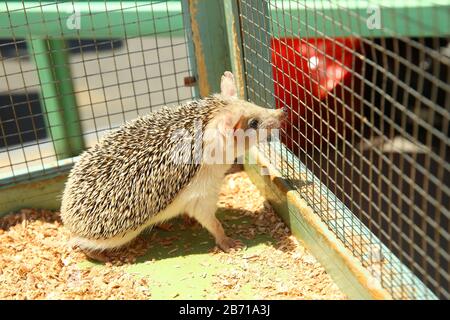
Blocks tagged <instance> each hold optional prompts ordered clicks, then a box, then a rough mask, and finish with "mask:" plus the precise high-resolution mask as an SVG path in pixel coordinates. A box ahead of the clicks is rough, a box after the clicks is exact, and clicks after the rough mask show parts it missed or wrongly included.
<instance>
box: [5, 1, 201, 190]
mask: <svg viewBox="0 0 450 320" xmlns="http://www.w3.org/2000/svg"><path fill="white" fill-rule="evenodd" d="M0 21H1V22H0V36H1V38H2V40H1V42H0V59H1V68H0V129H1V130H0V185H6V184H11V183H15V182H19V181H30V180H31V179H32V178H34V177H36V176H43V175H49V174H53V173H54V172H55V171H56V172H58V171H66V170H67V166H68V165H69V166H70V165H71V164H72V163H73V161H74V159H73V157H75V156H77V155H78V154H79V153H80V152H81V151H82V150H84V149H85V148H88V147H90V146H92V145H93V144H94V143H95V142H96V141H98V139H99V138H100V137H101V136H102V134H103V133H104V132H105V131H107V130H110V129H113V128H116V127H118V126H119V125H121V124H123V123H124V122H126V121H128V120H131V119H133V118H136V117H137V116H138V115H142V114H145V113H148V112H151V111H154V110H156V109H158V108H159V107H160V106H163V105H174V104H178V103H180V102H182V101H185V100H188V99H192V97H193V96H194V94H195V90H194V89H193V88H192V87H190V86H185V85H184V78H186V77H188V76H189V75H190V74H191V69H192V66H191V64H190V63H191V62H190V55H189V49H188V46H189V45H188V40H187V38H186V34H187V33H186V31H187V29H186V27H185V25H187V26H189V24H187V23H184V13H183V8H182V4H181V2H179V1H145V2H144V1H125V2H116V1H110V2H104V1H103V2H100V1H98V2H97V1H96V2H73V1H58V2H44V1H43V2H21V1H7V2H2V3H1V4H0ZM187 28H189V27H187ZM30 35H31V36H30Z"/></svg>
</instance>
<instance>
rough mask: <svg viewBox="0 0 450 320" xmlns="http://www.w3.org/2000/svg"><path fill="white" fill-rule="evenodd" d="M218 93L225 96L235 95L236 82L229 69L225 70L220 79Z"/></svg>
mask: <svg viewBox="0 0 450 320" xmlns="http://www.w3.org/2000/svg"><path fill="white" fill-rule="evenodd" d="M220 93H221V94H222V95H223V96H225V97H230V98H231V97H237V89H236V83H235V82H234V76H233V74H232V73H231V72H230V71H225V72H224V74H223V76H222V79H221V81H220Z"/></svg>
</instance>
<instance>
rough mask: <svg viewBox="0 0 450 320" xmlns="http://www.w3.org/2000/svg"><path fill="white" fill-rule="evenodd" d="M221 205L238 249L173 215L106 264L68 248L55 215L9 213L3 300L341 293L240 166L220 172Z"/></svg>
mask: <svg viewBox="0 0 450 320" xmlns="http://www.w3.org/2000/svg"><path fill="white" fill-rule="evenodd" d="M219 207H220V209H219V211H218V213H217V215H218V217H219V219H220V220H221V221H222V223H223V224H224V228H225V230H226V232H227V234H228V235H229V236H232V237H233V238H235V239H239V240H241V241H242V242H243V243H244V244H245V247H244V248H243V249H240V250H238V251H234V252H231V253H223V252H221V251H219V250H218V249H217V248H215V245H214V241H213V238H212V237H211V236H210V235H209V233H208V232H207V231H206V230H204V229H203V228H201V227H200V226H199V225H198V224H196V223H195V224H189V223H186V221H184V219H183V218H177V219H173V220H171V221H170V222H169V224H170V228H168V229H167V226H166V228H164V229H160V228H154V229H153V230H151V231H149V232H148V233H146V234H144V235H142V236H141V237H140V238H139V239H138V240H137V241H136V242H135V243H134V244H132V245H130V247H129V248H127V249H126V250H123V251H121V252H118V253H115V254H114V256H111V257H110V258H111V262H107V263H99V262H92V261H89V260H87V259H86V257H85V256H84V254H83V253H81V252H80V251H78V250H76V249H75V250H74V249H72V248H70V247H69V246H67V240H68V234H67V231H66V230H65V229H64V228H63V227H62V225H61V222H60V221H59V216H58V214H57V213H54V212H50V211H43V210H32V209H28V210H22V211H21V212H20V213H19V214H15V215H9V216H7V217H5V218H2V219H0V256H1V257H2V258H1V259H0V280H1V281H0V283H1V285H0V298H7V299H23V298H27V299H60V298H68V299H108V298H111V299H124V298H125V299H265V298H267V299H343V298H345V296H344V295H343V294H342V293H341V292H340V290H339V289H338V288H337V286H336V285H335V284H334V283H333V281H332V280H331V278H330V277H329V276H328V274H326V272H325V270H324V269H323V268H322V266H321V265H320V264H319V263H318V262H317V261H316V260H315V259H314V258H313V257H312V256H311V255H310V254H309V253H308V252H307V251H306V250H305V248H304V247H303V246H302V245H301V244H300V243H299V242H298V241H297V240H296V239H295V238H294V237H293V236H291V235H290V233H289V230H288V229H287V228H286V226H285V225H284V224H283V222H282V221H281V220H280V219H279V217H278V216H277V215H276V214H275V213H274V212H273V210H272V208H271V207H270V205H268V204H267V203H266V202H265V201H264V199H263V198H262V197H261V195H260V194H259V192H258V190H257V189H256V187H255V186H254V185H253V184H252V183H251V182H250V180H249V178H248V177H247V175H246V174H245V173H244V172H237V173H233V174H230V175H228V176H227V177H226V179H225V182H224V186H223V189H222V193H221V197H220V201H219Z"/></svg>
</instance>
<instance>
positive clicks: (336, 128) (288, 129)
mask: <svg viewBox="0 0 450 320" xmlns="http://www.w3.org/2000/svg"><path fill="white" fill-rule="evenodd" d="M271 45H272V49H273V50H272V71H273V78H274V83H275V87H274V89H275V98H276V107H277V108H282V107H284V106H287V107H288V114H289V117H288V119H289V121H287V123H286V125H285V128H284V129H285V130H284V131H285V132H284V133H283V134H282V141H283V142H284V143H285V144H286V145H287V147H288V148H289V149H291V150H292V151H293V152H294V153H296V154H298V152H299V148H301V149H303V150H306V151H308V150H311V147H312V144H313V143H314V144H315V145H322V146H323V144H324V143H325V144H332V145H335V144H336V143H337V141H338V140H337V139H345V137H346V136H348V135H349V134H350V132H351V130H355V129H356V128H357V126H358V121H357V119H359V117H355V113H356V114H357V113H359V109H360V106H359V103H358V102H359V100H358V99H352V91H353V90H358V88H359V81H358V79H357V78H356V77H354V76H352V75H354V73H355V72H357V71H358V70H359V68H360V66H361V63H360V61H359V60H358V58H357V56H358V55H357V54H355V53H356V52H358V51H359V50H360V48H361V41H360V40H359V39H357V38H335V39H332V40H327V39H320V38H312V39H299V38H274V39H272V43H271ZM352 82H353V83H352ZM344 88H345V89H344ZM352 100H353V101H352ZM345 106H347V107H345Z"/></svg>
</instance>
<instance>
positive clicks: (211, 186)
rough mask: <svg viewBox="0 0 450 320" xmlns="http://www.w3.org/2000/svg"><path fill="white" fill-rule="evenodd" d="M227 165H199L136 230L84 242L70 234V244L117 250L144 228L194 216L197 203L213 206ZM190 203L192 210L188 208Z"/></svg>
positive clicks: (85, 247) (92, 248) (84, 239)
mask: <svg viewBox="0 0 450 320" xmlns="http://www.w3.org/2000/svg"><path fill="white" fill-rule="evenodd" d="M230 167H231V165H226V164H225V165H203V166H202V168H201V169H200V170H199V172H198V173H197V174H196V175H195V177H194V178H193V179H192V181H191V183H190V184H189V185H188V186H186V188H185V189H184V190H182V191H181V192H180V194H179V196H178V197H177V198H176V199H175V201H174V202H172V203H171V204H170V205H169V206H167V208H166V209H164V210H163V211H161V212H159V213H158V214H157V215H156V216H153V217H152V218H150V219H149V220H148V222H147V223H145V224H144V225H142V226H141V227H139V228H138V229H136V230H133V231H129V232H126V233H124V234H122V235H119V236H115V237H112V238H109V239H88V238H84V237H79V236H76V235H73V237H72V239H71V242H70V244H71V245H76V246H79V247H80V248H83V249H87V250H107V249H117V248H120V247H122V246H123V245H125V244H127V243H128V242H130V241H131V240H133V239H135V238H136V237H137V236H138V235H139V234H140V233H141V232H142V231H144V230H145V229H147V228H149V227H151V226H153V225H155V224H158V223H161V222H163V221H166V220H169V219H171V218H174V217H176V216H178V215H180V214H182V213H187V214H189V215H190V216H194V214H195V212H193V210H194V211H195V210H198V209H200V208H195V204H196V203H197V202H199V203H200V204H201V206H202V207H211V206H215V205H216V202H217V194H218V191H219V188H220V185H221V183H222V180H223V176H224V175H225V173H226V172H227V171H228V169H229V168H230ZM193 204H194V208H192V205H193Z"/></svg>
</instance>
